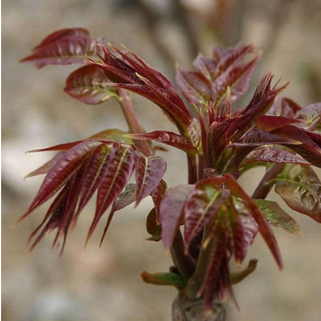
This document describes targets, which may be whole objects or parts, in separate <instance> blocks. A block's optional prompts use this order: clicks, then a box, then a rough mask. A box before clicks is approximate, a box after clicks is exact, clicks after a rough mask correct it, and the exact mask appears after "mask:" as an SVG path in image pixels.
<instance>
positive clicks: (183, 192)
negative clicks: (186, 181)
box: [159, 185, 194, 249]
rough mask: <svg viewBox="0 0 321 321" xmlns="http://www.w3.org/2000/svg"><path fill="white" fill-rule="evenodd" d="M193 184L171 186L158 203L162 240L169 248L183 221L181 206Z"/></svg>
mask: <svg viewBox="0 0 321 321" xmlns="http://www.w3.org/2000/svg"><path fill="white" fill-rule="evenodd" d="M193 187H194V186H193V185H179V186H176V187H174V188H171V189H170V190H169V191H168V192H167V193H166V195H165V196H164V198H163V200H162V202H161V204H160V213H159V214H160V217H159V218H160V223H161V226H162V240H163V242H164V246H165V248H166V249H169V247H170V245H171V244H172V242H173V239H174V237H175V235H176V233H177V231H178V229H179V226H180V224H181V223H182V221H183V215H184V212H183V208H184V206H185V202H186V200H187V197H188V194H189V193H190V192H191V190H192V189H193Z"/></svg>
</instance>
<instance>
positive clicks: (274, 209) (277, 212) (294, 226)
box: [254, 199, 302, 236]
mask: <svg viewBox="0 0 321 321" xmlns="http://www.w3.org/2000/svg"><path fill="white" fill-rule="evenodd" d="M254 202H255V204H256V205H257V206H258V207H259V208H260V210H261V211H262V213H263V214H264V215H265V217H266V219H267V221H268V222H269V224H271V225H273V226H277V227H282V228H283V229H284V230H285V231H287V232H289V233H292V234H296V235H301V236H302V232H301V230H300V226H299V225H298V223H297V222H296V221H295V219H294V218H293V217H291V216H290V215H289V214H287V213H286V212H285V211H284V210H283V209H282V208H281V207H280V205H279V204H278V203H276V202H272V201H267V200H260V199H257V200H254Z"/></svg>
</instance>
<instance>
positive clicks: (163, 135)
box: [126, 131, 197, 154]
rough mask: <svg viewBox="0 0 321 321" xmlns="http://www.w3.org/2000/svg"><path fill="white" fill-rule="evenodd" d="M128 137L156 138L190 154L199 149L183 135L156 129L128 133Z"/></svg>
mask: <svg viewBox="0 0 321 321" xmlns="http://www.w3.org/2000/svg"><path fill="white" fill-rule="evenodd" d="M126 137H130V138H132V139H137V140H154V141H156V142H160V143H164V144H167V145H170V146H173V147H176V148H179V149H181V150H183V151H184V152H186V153H188V154H195V153H196V152H197V149H196V148H195V147H194V146H193V145H192V144H191V143H190V141H189V140H188V139H187V138H185V137H184V136H182V135H178V134H175V133H173V132H166V131H154V132H150V133H145V134H128V135H126Z"/></svg>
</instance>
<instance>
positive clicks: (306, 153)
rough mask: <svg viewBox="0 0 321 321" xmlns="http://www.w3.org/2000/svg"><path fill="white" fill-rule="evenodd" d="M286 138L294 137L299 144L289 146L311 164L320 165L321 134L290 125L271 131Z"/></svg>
mask: <svg viewBox="0 0 321 321" xmlns="http://www.w3.org/2000/svg"><path fill="white" fill-rule="evenodd" d="M272 133H273V134H275V135H278V136H280V137H282V138H286V139H295V140H296V141H299V142H300V143H301V144H300V145H296V146H294V145H292V146H289V147H290V148H291V149H293V150H294V151H295V152H297V153H298V154H300V155H301V156H302V157H303V158H305V159H306V160H307V161H308V162H310V163H311V164H313V165H315V166H317V167H321V135H318V134H316V133H311V132H308V131H306V130H304V129H302V128H298V127H295V126H292V125H288V126H284V127H282V128H279V129H276V130H274V131H273V132H272Z"/></svg>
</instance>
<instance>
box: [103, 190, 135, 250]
mask: <svg viewBox="0 0 321 321" xmlns="http://www.w3.org/2000/svg"><path fill="white" fill-rule="evenodd" d="M135 200H136V185H135V184H128V185H127V186H126V188H125V190H124V191H123V192H122V193H121V194H120V195H119V197H118V198H117V200H116V201H115V202H114V204H113V206H112V208H111V211H110V213H109V215H108V218H107V222H106V225H105V228H104V232H103V235H102V237H101V239H100V246H101V245H102V243H103V241H104V239H105V236H106V234H107V231H108V229H109V226H110V223H111V221H112V219H113V217H114V214H115V213H116V212H117V211H119V210H121V209H123V208H125V207H126V206H128V205H130V204H132V203H134V202H135Z"/></svg>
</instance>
